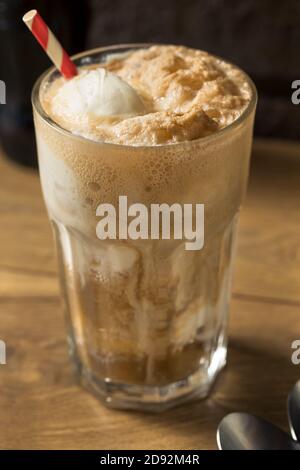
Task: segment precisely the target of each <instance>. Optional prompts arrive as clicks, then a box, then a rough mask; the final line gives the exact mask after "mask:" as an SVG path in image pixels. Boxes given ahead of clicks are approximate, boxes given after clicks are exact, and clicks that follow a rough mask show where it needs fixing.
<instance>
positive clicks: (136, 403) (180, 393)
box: [76, 346, 227, 412]
mask: <svg viewBox="0 0 300 470" xmlns="http://www.w3.org/2000/svg"><path fill="white" fill-rule="evenodd" d="M226 352H227V348H226V347H224V346H220V347H219V348H218V349H217V350H216V351H215V352H214V354H213V357H212V359H211V362H210V365H209V367H208V368H206V371H205V374H204V371H203V368H202V367H201V368H199V370H197V371H196V372H194V373H193V374H191V375H189V376H188V377H186V378H184V379H182V380H180V381H178V382H174V383H171V384H168V385H166V386H163V387H154V386H142V385H132V384H124V383H116V382H113V381H111V380H109V379H105V380H99V378H96V377H94V376H93V374H92V373H91V371H89V370H87V369H86V368H85V367H83V366H82V365H81V364H79V363H78V361H76V362H77V364H76V365H77V368H78V372H79V376H80V379H81V383H82V384H83V386H84V387H85V388H87V389H88V390H89V391H90V392H92V393H93V394H94V395H96V397H97V398H99V399H100V400H101V401H102V402H103V403H104V404H105V405H106V406H108V407H110V408H117V409H127V410H139V411H148V412H161V411H165V410H167V409H169V408H173V407H175V406H178V405H180V404H183V403H186V402H188V401H194V400H197V399H201V398H205V397H207V396H208V395H209V392H210V390H211V388H212V385H213V383H214V381H215V379H216V377H217V375H218V373H219V372H220V370H221V369H222V368H223V367H224V366H225V364H226Z"/></svg>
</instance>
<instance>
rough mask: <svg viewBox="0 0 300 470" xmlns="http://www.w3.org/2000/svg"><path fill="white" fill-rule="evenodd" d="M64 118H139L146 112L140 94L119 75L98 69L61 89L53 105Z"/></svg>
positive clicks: (76, 77) (55, 110) (67, 83)
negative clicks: (125, 116)
mask: <svg viewBox="0 0 300 470" xmlns="http://www.w3.org/2000/svg"><path fill="white" fill-rule="evenodd" d="M52 106H53V110H54V112H56V113H58V114H59V115H61V116H66V117H67V116H70V117H73V119H74V116H76V115H77V116H78V115H79V116H83V115H94V116H99V117H100V116H115V115H122V114H133V115H138V114H142V113H144V112H145V107H144V104H143V102H142V100H141V98H140V97H139V95H138V94H137V92H136V91H135V90H134V89H133V88H132V87H131V86H130V85H128V83H126V82H125V81H124V80H122V79H121V78H120V77H118V75H116V74H114V73H112V72H109V71H107V70H105V69H104V68H101V67H99V68H97V69H94V70H85V71H83V72H81V73H80V74H79V75H77V76H75V77H74V78H72V79H71V80H68V81H66V82H65V83H64V84H63V86H61V87H60V88H59V90H58V91H57V93H56V96H55V97H54V99H53V102H52Z"/></svg>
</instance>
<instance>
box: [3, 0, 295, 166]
mask: <svg viewBox="0 0 300 470" xmlns="http://www.w3.org/2000/svg"><path fill="white" fill-rule="evenodd" d="M31 8H37V9H38V10H39V11H40V13H41V14H42V16H43V17H44V19H45V20H46V21H47V22H48V24H49V26H50V27H51V28H52V30H53V31H54V33H55V34H56V35H57V36H58V38H59V40H61V42H62V43H63V45H64V47H65V48H66V49H67V51H68V52H70V53H72V54H73V53H75V52H80V51H81V50H83V49H87V48H93V47H98V46H103V45H109V44H117V43H126V42H164V43H175V44H184V45H187V46H192V47H196V48H200V49H205V50H207V51H209V52H212V53H214V54H217V55H221V56H223V57H224V58H226V59H228V60H230V61H232V62H234V63H236V64H237V65H239V66H240V67H242V68H243V69H244V70H245V71H246V72H248V74H249V75H250V76H251V77H252V78H253V80H254V82H255V83H256V86H257V88H258V92H259V105H258V113H257V119H256V126H255V134H256V135H257V136H263V137H272V138H281V139H300V106H295V105H293V104H292V103H291V83H292V81H293V80H296V79H300V26H299V21H300V0H285V1H284V2H282V1H280V0H149V1H145V0H76V2H75V1H71V0H44V1H41V0H36V1H31V0H6V1H5V0H0V50H1V61H0V79H1V80H4V81H5V82H6V85H7V104H6V105H2V106H0V138H1V143H2V145H3V147H4V149H5V150H6V153H7V154H9V155H10V156H11V158H14V159H17V160H22V162H23V163H24V164H27V165H32V164H33V163H34V160H35V157H34V155H35V151H34V140H33V128H32V120H31V105H30V90H31V87H32V84H33V82H34V80H35V79H36V78H37V77H38V75H39V74H40V73H41V72H42V71H43V70H44V69H45V68H46V67H47V66H49V65H50V62H49V60H48V59H47V57H46V56H45V54H44V52H43V51H42V50H41V48H40V46H39V45H38V44H37V43H36V41H35V40H34V39H33V38H32V37H31V35H30V33H29V32H28V31H27V29H26V27H25V25H24V24H23V23H22V21H21V18H22V15H23V14H24V13H25V12H26V11H27V10H29V9H31Z"/></svg>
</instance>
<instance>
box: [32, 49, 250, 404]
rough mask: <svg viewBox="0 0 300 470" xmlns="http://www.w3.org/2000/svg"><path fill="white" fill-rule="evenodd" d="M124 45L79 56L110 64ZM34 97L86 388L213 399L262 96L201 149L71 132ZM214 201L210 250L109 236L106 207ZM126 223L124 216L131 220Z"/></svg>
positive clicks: (124, 400)
mask: <svg viewBox="0 0 300 470" xmlns="http://www.w3.org/2000/svg"><path fill="white" fill-rule="evenodd" d="M140 47H147V45H125V46H116V47H115V46H114V47H109V48H102V49H97V50H92V51H88V52H86V53H83V54H80V55H77V56H76V57H75V59H74V60H75V62H76V64H77V65H78V66H80V65H87V64H94V63H101V62H104V61H105V60H106V57H107V55H108V54H111V53H112V52H125V51H127V50H130V49H136V48H140ZM57 74H58V72H57V71H55V70H54V69H51V70H50V71H47V72H46V74H44V75H43V76H42V77H41V78H40V79H39V80H38V82H37V83H36V85H35V87H34V90H33V107H34V118H35V129H36V139H37V146H38V156H39V168H40V176H41V183H42V189H43V194H44V198H45V202H46V206H47V210H48V214H49V218H50V221H51V223H52V226H53V231H54V236H55V241H56V246H57V253H58V261H59V272H60V282H61V287H62V293H63V299H64V303H65V310H66V316H67V326H68V338H69V345H70V350H71V354H72V356H73V358H74V361H75V363H76V365H77V367H78V373H79V376H80V377H81V379H82V381H83V383H84V384H85V385H87V386H88V387H89V388H90V389H92V390H93V391H94V392H96V394H97V395H98V396H99V397H100V398H101V399H102V400H103V401H104V402H105V403H106V404H107V405H110V406H114V407H120V408H134V409H142V410H151V411H152V410H153V411H157V410H163V409H165V408H168V407H170V406H173V405H175V404H178V403H181V402H184V401H186V400H189V399H192V398H198V397H205V396H206V395H207V394H208V393H209V390H210V388H211V385H212V383H213V381H214V379H215V378H216V375H217V374H218V372H219V371H220V370H221V369H222V368H223V366H224V365H225V362H226V350H227V318H228V301H229V296H230V280H231V267H232V259H233V250H234V240H235V235H236V227H237V221H238V214H239V209H240V205H241V201H242V198H243V195H244V193H245V188H246V183H247V177H248V164H249V156H250V151H251V143H252V128H253V119H254V114H255V106H256V91H255V87H254V85H253V84H252V82H251V80H250V79H249V78H247V77H246V76H245V77H246V79H247V81H248V82H249V84H250V87H251V89H252V92H253V97H252V100H251V102H250V104H249V105H248V107H247V109H246V110H245V111H244V113H243V114H242V116H241V117H240V118H239V119H237V120H236V121H235V122H234V123H233V124H231V125H230V126H228V127H227V128H225V129H224V130H222V131H220V132H218V133H216V134H214V135H211V136H208V137H205V138H201V139H197V140H194V141H189V142H183V143H177V144H168V145H157V146H126V145H117V144H110V143H100V142H94V141H91V140H89V139H86V138H83V137H79V136H76V135H73V134H72V133H70V132H68V131H66V130H64V129H62V128H61V127H60V126H59V125H57V124H56V123H54V122H53V121H52V120H51V119H50V118H49V116H47V115H46V113H45V111H44V110H43V108H42V106H41V102H40V90H41V87H45V86H47V84H49V83H51V82H52V81H53V80H54V79H55V78H57ZM121 195H122V196H127V204H128V207H129V206H130V205H131V204H135V203H140V204H143V205H144V206H146V207H147V209H149V212H150V206H151V205H152V204H168V205H170V206H171V205H172V204H174V203H177V204H180V205H181V206H182V207H183V206H184V204H194V205H195V204H204V214H205V215H204V227H205V230H204V233H205V238H204V246H203V248H202V249H201V250H187V249H186V245H185V242H186V240H182V239H175V237H173V238H172V237H171V239H162V238H161V237H159V239H150V238H149V239H136V240H135V239H122V237H119V236H117V238H116V239H106V240H100V239H99V238H98V237H97V233H96V227H97V223H98V222H99V217H98V216H97V214H96V211H97V207H98V206H99V204H105V203H108V204H112V205H113V206H114V207H115V208H118V205H119V196H121ZM120 222H121V221H120V220H118V221H117V223H118V224H119V223H120Z"/></svg>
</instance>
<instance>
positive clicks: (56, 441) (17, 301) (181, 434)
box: [0, 142, 300, 449]
mask: <svg viewBox="0 0 300 470" xmlns="http://www.w3.org/2000/svg"><path fill="white" fill-rule="evenodd" d="M299 201H300V145H287V144H272V143H265V142H258V143H256V145H255V150H254V158H253V160H252V172H251V178H250V185H249V191H248V196H247V200H246V203H245V206H244V210H243V212H242V217H241V225H240V237H239V247H238V257H237V263H236V269H235V279H234V289H233V299H232V303H231V322H230V347H229V360H228V367H227V368H226V370H225V371H224V372H223V374H222V376H221V377H220V378H219V380H218V383H217V384H216V386H215V388H214V391H213V393H212V395H211V396H210V398H208V399H207V400H205V401H199V402H195V403H191V404H188V405H184V406H181V407H179V408H177V409H175V410H171V411H168V412H165V413H163V414H161V415H150V414H142V413H137V412H124V411H123V412H122V411H114V410H109V409H106V408H104V406H103V405H102V404H100V403H99V402H98V401H97V399H96V398H95V397H94V396H92V395H90V394H89V393H87V392H86V391H85V390H83V389H82V388H81V387H80V386H78V385H77V383H76V381H75V380H74V377H73V375H72V370H71V367H70V364H69V360H68V356H67V348H66V342H65V329H64V320H63V315H62V311H61V306H60V302H59V289H58V282H57V277H56V260H55V257H54V250H53V244H52V237H51V232H50V227H49V224H48V221H47V217H46V212H45V208H44V204H43V201H42V198H41V191H40V185H39V180H38V175H37V173H36V172H34V171H32V170H26V169H24V168H20V167H17V166H15V165H14V164H12V163H8V161H6V160H5V159H4V158H0V217H1V219H0V339H2V340H4V341H5V342H6V344H7V364H6V365H0V390H1V392H0V448H1V449H3V448H5V449H20V448H28V449H45V448H46V449H55V448H59V449H92V448H93V449H170V448H172V449H214V448H216V439H215V434H216V428H217V425H218V422H219V421H220V420H221V418H222V417H223V416H224V415H225V414H226V413H228V412H230V411H237V410H244V411H249V412H252V413H256V414H258V415H261V416H263V417H265V418H267V419H269V420H272V421H273V422H274V423H276V424H277V425H280V426H282V427H283V428H287V418H286V396H287V393H288V391H289V389H290V387H291V386H292V385H293V384H294V382H295V381H296V380H297V378H300V365H299V366H296V365H293V364H292V363H291V353H292V350H291V343H292V341H293V340H295V339H300V210H299Z"/></svg>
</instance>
